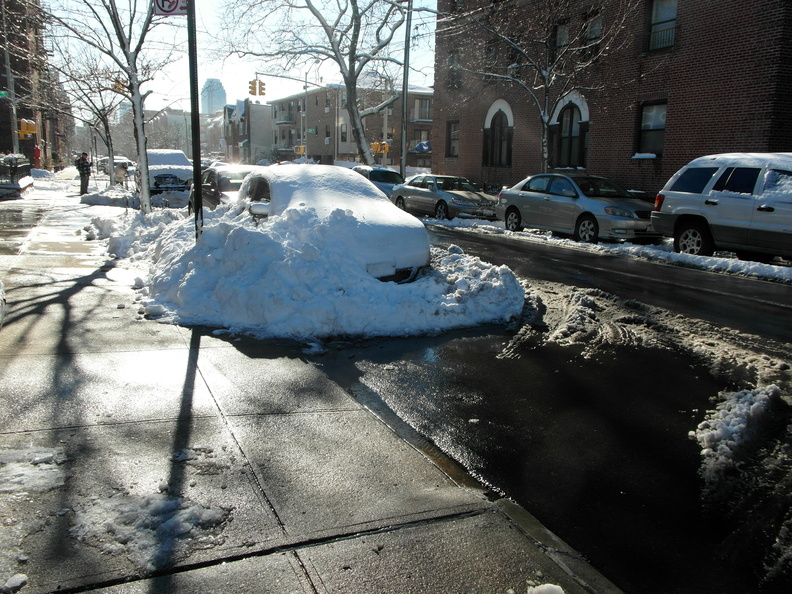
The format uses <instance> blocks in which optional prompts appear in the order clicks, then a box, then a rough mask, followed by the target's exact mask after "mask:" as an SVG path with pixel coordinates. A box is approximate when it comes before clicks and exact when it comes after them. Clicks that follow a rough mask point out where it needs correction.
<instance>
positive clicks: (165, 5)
mask: <svg viewBox="0 0 792 594" xmlns="http://www.w3.org/2000/svg"><path fill="white" fill-rule="evenodd" d="M188 2H189V0H154V14H155V15H157V16H173V15H177V14H184V15H186V14H187V3H188Z"/></svg>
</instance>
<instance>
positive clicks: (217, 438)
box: [0, 418, 283, 592]
mask: <svg viewBox="0 0 792 594" xmlns="http://www.w3.org/2000/svg"><path fill="white" fill-rule="evenodd" d="M15 453H16V454H17V456H18V457H19V463H18V464H10V463H5V461H8V460H10V459H11V458H10V456H12V455H13V454H15ZM0 456H4V457H5V458H4V463H3V464H2V465H0V490H2V492H3V493H4V496H3V497H2V498H0V516H2V517H3V518H4V522H3V524H2V525H0V544H2V550H3V551H4V554H3V556H2V558H0V575H2V576H5V577H7V576H8V575H10V574H13V573H14V572H15V571H16V572H23V573H26V574H27V575H28V576H29V577H30V584H29V587H28V588H27V589H26V591H34V592H48V591H54V590H59V589H60V590H63V589H68V588H78V587H84V586H89V585H90V584H96V583H103V582H108V581H111V582H112V581H123V580H126V579H129V578H134V577H144V576H145V575H147V574H148V572H150V571H154V570H157V569H162V568H167V569H169V570H172V569H174V568H178V567H180V566H183V565H184V564H186V563H189V564H200V563H207V562H215V561H218V560H222V559H224V558H226V557H235V556H242V555H245V554H250V553H251V552H255V551H256V550H257V549H261V548H264V547H273V546H277V545H279V544H281V543H282V542H283V530H282V528H281V526H280V524H279V523H278V521H277V519H276V518H275V517H274V515H273V514H272V512H271V511H270V509H269V507H268V504H267V502H266V499H265V498H263V497H262V494H261V492H260V490H259V489H258V487H257V485H256V484H255V483H254V481H252V480H251V479H252V473H251V472H250V469H249V466H248V465H247V464H246V461H245V458H244V456H243V455H242V453H241V452H240V450H239V449H238V447H237V445H236V443H235V440H234V439H233V436H232V435H231V434H230V432H229V431H228V429H227V427H226V426H225V425H224V424H223V423H222V422H221V421H220V420H219V419H216V418H214V419H181V420H178V421H171V422H164V421H159V422H149V423H127V424H117V425H106V426H101V427H81V428H66V429H62V430H56V431H37V432H31V433H15V434H11V435H8V434H6V435H2V436H0ZM31 459H35V460H38V462H36V463H35V464H32V463H28V464H26V465H25V464H24V462H25V461H26V460H27V461H29V460H31ZM25 466H26V469H24V470H23V468H24V467H25ZM179 510H182V515H181V516H177V515H176V513H177V512H178V511H179ZM207 518H208V520H207ZM175 521H179V522H182V523H184V525H185V527H184V528H178V527H176V528H174V527H173V523H174V522H175ZM181 530H187V532H186V533H184V532H181ZM187 535H189V538H185V536H187ZM23 557H24V559H25V561H24V563H19V562H18V561H19V559H20V558H23ZM5 577H3V579H5Z"/></svg>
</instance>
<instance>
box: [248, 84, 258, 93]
mask: <svg viewBox="0 0 792 594" xmlns="http://www.w3.org/2000/svg"><path fill="white" fill-rule="evenodd" d="M258 82H259V81H257V80H251V81H250V83H249V84H248V88H249V89H250V94H251V95H255V94H256V91H258Z"/></svg>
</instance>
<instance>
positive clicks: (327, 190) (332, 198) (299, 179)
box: [238, 165, 429, 280]
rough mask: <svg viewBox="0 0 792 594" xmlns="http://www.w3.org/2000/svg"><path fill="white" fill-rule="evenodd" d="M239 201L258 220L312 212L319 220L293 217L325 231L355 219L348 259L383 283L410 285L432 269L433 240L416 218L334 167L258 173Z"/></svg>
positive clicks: (348, 172) (349, 236)
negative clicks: (336, 220) (342, 219)
mask: <svg viewBox="0 0 792 594" xmlns="http://www.w3.org/2000/svg"><path fill="white" fill-rule="evenodd" d="M238 200H240V201H249V202H250V204H251V206H250V209H251V213H252V214H254V216H258V217H262V216H267V217H274V216H283V215H285V214H286V213H287V212H288V211H290V210H297V209H299V210H304V209H306V208H310V209H313V210H314V211H315V212H316V215H317V216H316V217H305V216H302V217H295V220H301V221H304V222H305V224H311V225H321V224H322V222H323V221H324V220H326V219H329V218H331V217H338V216H351V217H353V218H354V219H355V224H354V226H350V232H349V233H348V234H346V235H345V237H344V238H343V241H344V242H345V243H346V245H347V247H348V253H349V257H350V258H351V259H354V260H356V261H358V262H359V263H360V265H361V266H363V267H365V269H366V271H367V272H368V273H369V274H371V275H372V276H374V277H375V278H378V279H380V280H406V279H410V278H414V277H415V274H416V273H417V271H418V270H419V269H420V268H422V267H424V266H426V265H428V264H429V235H428V233H427V231H426V228H425V227H424V225H423V224H422V223H421V222H420V221H419V220H418V219H416V218H415V217H414V216H412V215H409V214H407V213H406V212H403V211H402V210H400V209H398V208H396V206H394V205H393V204H392V203H391V202H390V201H389V200H388V199H387V198H386V197H385V196H383V195H382V192H380V191H379V190H378V189H377V188H376V187H375V186H374V185H373V184H372V183H371V182H370V181H368V180H367V179H365V178H364V177H362V176H360V175H358V174H357V173H355V172H354V171H352V170H351V169H348V168H346V167H336V166H334V165H291V166H289V167H286V166H284V165H270V166H267V167H256V168H255V169H254V170H253V171H252V172H251V173H250V174H249V175H248V176H247V177H246V178H245V181H244V182H243V183H242V187H241V188H240V190H239V195H238Z"/></svg>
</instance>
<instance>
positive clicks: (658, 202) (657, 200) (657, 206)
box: [654, 194, 665, 212]
mask: <svg viewBox="0 0 792 594" xmlns="http://www.w3.org/2000/svg"><path fill="white" fill-rule="evenodd" d="M663 200H665V196H663V195H662V194H658V195H657V198H655V205H654V209H655V212H660V209H661V208H663Z"/></svg>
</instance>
